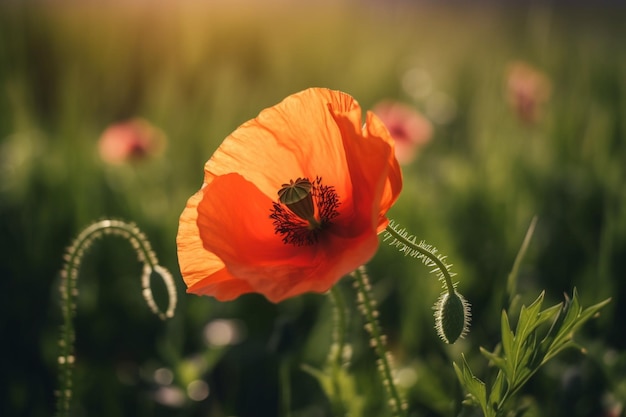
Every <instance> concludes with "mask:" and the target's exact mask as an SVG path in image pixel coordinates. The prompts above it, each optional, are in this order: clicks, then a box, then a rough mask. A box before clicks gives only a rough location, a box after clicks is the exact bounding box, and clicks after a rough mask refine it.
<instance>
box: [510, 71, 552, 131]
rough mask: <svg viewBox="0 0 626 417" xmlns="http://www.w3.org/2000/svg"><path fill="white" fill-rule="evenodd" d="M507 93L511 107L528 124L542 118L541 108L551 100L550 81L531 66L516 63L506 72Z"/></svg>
mask: <svg viewBox="0 0 626 417" xmlns="http://www.w3.org/2000/svg"><path fill="white" fill-rule="evenodd" d="M506 93H507V100H508V102H509V105H510V106H511V107H512V108H513V110H514V111H515V114H516V115H517V117H518V118H519V119H520V120H521V121H522V122H523V123H526V124H533V123H536V122H538V121H539V119H540V118H541V108H542V106H543V105H544V104H545V103H546V102H547V101H548V100H549V99H550V94H551V93H552V84H551V83H550V79H549V78H548V77H547V76H546V75H545V74H544V73H543V72H541V71H539V70H538V69H536V68H534V67H533V66H531V65H530V64H527V63H525V62H522V61H515V62H512V63H511V64H509V66H508V67H507V71H506Z"/></svg>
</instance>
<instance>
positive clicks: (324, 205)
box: [176, 88, 402, 302]
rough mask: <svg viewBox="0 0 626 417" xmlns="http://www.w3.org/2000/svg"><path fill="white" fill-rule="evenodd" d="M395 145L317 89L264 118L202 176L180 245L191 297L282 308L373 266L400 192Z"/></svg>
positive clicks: (243, 130) (344, 100)
mask: <svg viewBox="0 0 626 417" xmlns="http://www.w3.org/2000/svg"><path fill="white" fill-rule="evenodd" d="M393 146H394V145H393V139H392V138H391V136H390V134H389V132H388V131H387V129H386V128H385V126H384V125H383V123H382V122H381V121H380V120H379V119H378V118H377V117H376V116H375V115H374V114H373V113H371V112H368V113H367V116H366V122H365V125H363V124H362V119H361V108H360V107H359V105H358V103H357V102H356V101H355V100H354V99H353V98H352V97H350V96H349V95H347V94H344V93H341V92H338V91H331V90H327V89H321V88H313V89H308V90H305V91H302V92H300V93H297V94H294V95H291V96H289V97H287V98H286V99H285V100H283V101H282V102H281V103H279V104H277V105H276V106H273V107H270V108H268V109H265V110H263V111H262V112H261V113H260V114H259V115H258V117H256V118H255V119H252V120H250V121H248V122H246V123H244V124H243V125H241V126H240V127H239V128H238V129H237V130H235V131H234V132H233V133H232V134H231V135H230V136H228V137H227V138H226V139H225V140H224V142H223V143H222V145H221V146H220V147H219V148H218V149H217V151H216V152H215V153H214V154H213V156H212V157H211V159H210V160H209V161H208V162H207V163H206V165H205V167H204V171H205V174H204V184H203V186H202V188H201V189H200V191H198V192H197V193H196V194H194V195H193V196H192V197H191V198H190V199H189V201H188V202H187V206H186V207H185V209H184V211H183V213H182V215H181V217H180V224H179V230H178V236H177V239H176V241H177V246H178V261H179V265H180V269H181V273H182V276H183V279H184V280H185V283H186V284H187V287H188V289H187V292H189V293H194V294H198V295H210V296H214V297H215V298H217V299H218V300H222V301H225V300H232V299H234V298H237V297H239V296H240V295H241V294H244V293H249V292H256V293H260V294H263V295H264V296H265V297H266V298H267V299H269V300H270V301H272V302H279V301H282V300H284V299H286V298H289V297H293V296H296V295H300V294H302V293H305V292H325V291H327V290H328V289H330V287H332V286H333V285H334V284H335V283H336V282H337V281H338V280H339V279H340V278H341V277H342V276H344V275H346V274H348V273H350V272H352V271H354V270H355V269H356V268H357V267H359V266H360V265H362V264H364V263H366V262H367V261H368V260H369V259H370V258H371V257H372V256H373V255H374V253H375V252H376V250H377V248H378V237H377V234H378V233H379V232H380V231H382V230H383V229H384V228H385V227H386V225H387V223H388V220H387V218H386V217H385V214H386V212H387V210H388V209H389V208H390V207H391V206H392V205H393V203H394V202H395V201H396V199H397V197H398V194H399V193H400V189H401V188H402V175H401V172H400V168H399V165H398V162H397V161H396V159H395V156H394V147H393Z"/></svg>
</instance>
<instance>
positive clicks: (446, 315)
mask: <svg viewBox="0 0 626 417" xmlns="http://www.w3.org/2000/svg"><path fill="white" fill-rule="evenodd" d="M434 309H435V329H437V334H438V335H439V337H441V340H443V341H444V342H446V343H449V344H452V343H454V342H456V340H457V339H458V338H459V337H461V338H462V337H464V336H465V335H466V334H467V332H469V322H470V317H471V313H470V305H469V303H468V302H467V300H465V298H463V296H462V295H461V294H459V293H458V292H457V291H456V290H454V291H453V292H449V291H446V292H444V293H443V294H441V297H439V300H437V303H435V307H434Z"/></svg>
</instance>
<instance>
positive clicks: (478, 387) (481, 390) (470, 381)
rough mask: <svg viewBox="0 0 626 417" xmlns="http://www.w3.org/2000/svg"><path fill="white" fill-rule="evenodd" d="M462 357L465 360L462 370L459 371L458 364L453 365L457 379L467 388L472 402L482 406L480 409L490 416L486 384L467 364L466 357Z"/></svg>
mask: <svg viewBox="0 0 626 417" xmlns="http://www.w3.org/2000/svg"><path fill="white" fill-rule="evenodd" d="M461 356H462V358H463V369H462V370H461V369H459V367H458V365H457V364H456V363H454V362H453V363H452V365H453V366H454V371H455V372H456V375H457V378H458V379H459V381H460V382H461V385H463V386H464V387H465V389H466V390H467V392H468V393H469V395H470V396H471V399H472V401H473V402H474V403H475V404H478V405H480V408H481V409H482V410H483V414H484V415H485V417H487V416H490V415H491V414H490V412H489V407H487V390H486V388H485V383H484V382H483V381H481V380H480V379H478V378H476V377H475V376H474V374H473V373H472V370H471V369H470V367H469V365H468V364H467V360H466V359H465V355H461Z"/></svg>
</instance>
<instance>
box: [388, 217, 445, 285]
mask: <svg viewBox="0 0 626 417" xmlns="http://www.w3.org/2000/svg"><path fill="white" fill-rule="evenodd" d="M385 232H386V233H388V235H389V236H391V237H393V238H394V239H395V240H396V242H400V243H401V244H402V245H404V246H405V247H406V249H405V251H406V250H411V251H414V252H415V253H417V254H419V255H420V256H421V257H424V258H426V259H428V260H429V261H430V262H432V264H427V266H435V267H436V268H437V269H438V272H439V274H440V276H441V278H442V279H443V280H444V282H445V285H446V289H447V290H448V293H450V294H453V293H454V283H453V282H452V275H451V274H450V270H449V268H450V266H449V265H446V264H445V263H444V262H443V257H440V256H437V254H436V253H435V252H434V251H433V250H432V249H430V250H429V248H427V247H425V246H424V245H423V244H421V243H415V239H414V237H412V236H411V237H410V236H408V235H407V234H406V233H404V232H402V231H398V230H397V229H396V227H395V225H394V224H393V223H390V225H389V226H387V228H386V229H385ZM393 244H394V242H392V243H390V245H393ZM411 255H413V254H411ZM413 256H414V257H417V256H415V255H413Z"/></svg>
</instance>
